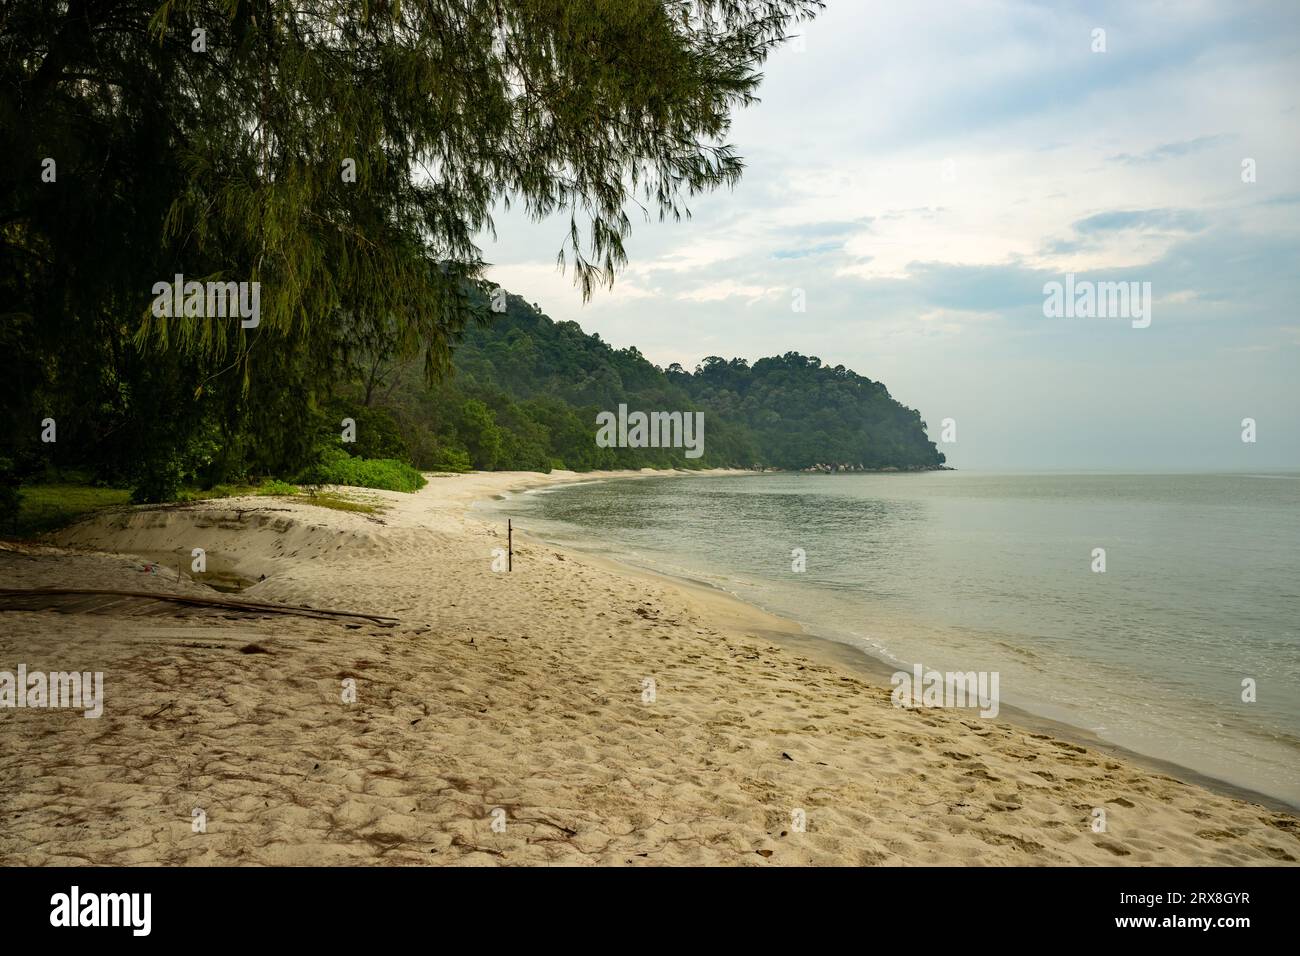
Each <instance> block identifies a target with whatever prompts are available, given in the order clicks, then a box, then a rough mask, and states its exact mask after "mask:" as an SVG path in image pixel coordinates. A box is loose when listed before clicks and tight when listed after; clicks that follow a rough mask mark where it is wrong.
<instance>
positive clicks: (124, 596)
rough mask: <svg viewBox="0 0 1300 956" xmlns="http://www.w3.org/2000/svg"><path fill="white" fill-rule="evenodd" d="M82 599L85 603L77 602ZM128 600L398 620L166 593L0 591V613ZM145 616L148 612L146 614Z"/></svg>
mask: <svg viewBox="0 0 1300 956" xmlns="http://www.w3.org/2000/svg"><path fill="white" fill-rule="evenodd" d="M60 598H73V599H74V600H73V601H71V602H69V601H64V600H59V599H60ZM81 598H84V599H85V600H76V599H81ZM113 599H116V600H113ZM131 599H137V600H144V601H149V602H168V603H172V604H185V605H189V606H191V607H198V608H202V609H211V610H221V611H229V612H234V613H244V614H259V613H260V614H288V615H293V616H295V617H310V618H318V619H336V618H359V619H361V620H365V621H369V622H370V623H372V624H375V625H377V626H379V627H393V626H394V625H396V624H397V623H398V619H397V618H395V617H388V616H387V615H383V614H365V613H362V612H359V611H334V610H329V609H326V608H317V607H294V606H292V605H289V604H268V603H266V602H264V601H232V600H229V599H225V598H210V597H199V596H195V595H190V594H170V593H168V592H165V591H120V590H107V589H100V588H59V587H42V588H0V611H20V610H22V611H40V610H52V611H58V610H63V611H94V610H101V609H103V608H105V607H108V606H112V605H114V604H117V603H119V602H120V601H129V600H131ZM145 613H148V612H147V611H145Z"/></svg>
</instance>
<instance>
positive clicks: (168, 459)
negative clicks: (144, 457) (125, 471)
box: [131, 453, 185, 505]
mask: <svg viewBox="0 0 1300 956" xmlns="http://www.w3.org/2000/svg"><path fill="white" fill-rule="evenodd" d="M184 476H185V467H184V464H183V463H182V461H181V456H180V455H177V454H175V453H172V454H159V455H156V456H154V458H153V460H152V461H149V462H147V463H146V464H145V466H144V468H143V469H142V470H141V471H140V472H139V477H138V478H137V479H136V482H135V485H134V486H133V487H132V488H131V501H132V503H134V504H138V505H139V504H156V503H159V502H164V501H176V500H178V499H179V498H180V494H181V487H182V485H183V484H184Z"/></svg>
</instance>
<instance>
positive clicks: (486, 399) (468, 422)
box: [385, 295, 944, 471]
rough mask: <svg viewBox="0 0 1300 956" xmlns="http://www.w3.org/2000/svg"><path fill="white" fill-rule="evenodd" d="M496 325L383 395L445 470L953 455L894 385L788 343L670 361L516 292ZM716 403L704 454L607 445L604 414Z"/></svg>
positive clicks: (901, 463) (906, 459) (418, 450)
mask: <svg viewBox="0 0 1300 956" xmlns="http://www.w3.org/2000/svg"><path fill="white" fill-rule="evenodd" d="M505 302H506V309H505V312H504V313H503V314H501V315H499V316H498V317H497V319H496V321H495V322H494V323H492V324H491V325H488V326H484V325H475V326H473V327H471V328H468V329H466V330H465V331H464V332H463V333H462V335H461V336H460V337H459V340H458V343H457V346H456V350H455V353H454V368H455V372H456V374H455V376H454V378H452V379H450V380H447V381H443V382H440V383H438V384H437V385H436V386H434V387H432V388H430V387H427V386H426V385H425V384H424V382H423V381H422V380H421V379H420V377H419V375H418V374H416V371H415V370H414V369H412V368H406V369H404V370H403V369H398V370H396V371H395V372H394V374H393V381H392V386H391V388H390V389H389V391H388V395H387V397H386V399H385V401H386V403H387V407H388V409H389V411H390V412H391V415H392V419H393V420H394V421H395V422H396V426H397V428H398V430H399V431H400V432H401V434H402V436H403V438H404V441H405V444H406V446H407V447H408V448H410V449H411V451H412V456H413V460H414V461H415V462H416V464H417V465H419V466H420V467H421V468H425V469H436V470H443V469H444V468H445V467H446V461H447V458H448V457H449V456H451V455H460V454H462V453H463V455H464V456H465V457H466V458H467V459H468V460H469V461H470V462H471V463H472V464H473V466H474V467H475V468H482V469H502V470H506V469H509V470H537V471H550V470H551V469H552V468H570V469H573V470H575V471H587V470H591V469H596V468H642V467H647V466H648V467H654V468H704V467H713V466H731V467H742V468H750V467H754V466H756V465H761V466H770V467H776V468H787V469H794V468H808V467H811V466H813V465H817V464H828V465H849V466H853V467H862V468H886V467H892V468H899V469H908V468H936V467H939V466H941V465H942V464H943V461H944V456H943V455H942V454H941V453H940V452H939V451H938V450H937V449H936V448H935V446H934V444H933V443H932V442H931V441H930V440H929V439H928V438H927V437H926V434H925V423H924V422H922V421H921V418H920V415H919V414H918V413H917V412H916V411H915V410H914V409H910V408H907V407H905V406H903V405H901V404H899V403H898V402H897V401H895V400H894V399H893V398H892V397H891V396H890V394H889V392H888V390H887V389H886V388H885V386H884V385H882V384H880V383H879V382H873V381H871V380H870V379H867V378H864V377H862V376H860V375H857V374H856V373H854V372H852V371H850V370H848V369H845V368H844V367H843V366H835V367H831V366H825V365H823V364H822V363H821V360H820V359H818V358H815V357H809V356H803V355H800V354H798V353H797V352H789V353H787V354H785V355H783V356H777V357H773V358H765V359H760V360H759V361H758V362H755V363H754V365H753V367H752V368H751V367H750V366H749V364H748V363H747V362H745V361H744V360H742V359H733V360H731V361H725V360H723V359H721V358H718V357H716V356H710V357H708V358H706V359H704V360H703V362H701V363H700V366H699V367H698V368H696V369H695V370H694V372H688V371H686V370H684V369H682V368H681V367H680V366H675V365H674V366H670V367H669V368H668V369H667V370H662V369H659V368H657V367H656V366H654V365H653V364H651V363H650V362H649V361H648V360H646V358H645V357H644V356H642V355H641V353H640V352H639V351H637V350H636V349H635V348H628V349H621V350H616V349H613V348H611V347H610V346H609V345H608V344H606V343H605V342H602V341H601V339H600V337H599V336H597V335H587V334H586V333H584V332H583V331H582V329H581V328H580V327H579V326H578V325H577V324H576V323H574V322H553V321H552V320H551V319H549V318H548V317H547V316H545V315H543V314H542V313H541V312H539V311H538V310H537V308H536V307H535V306H533V305H530V304H528V303H526V302H525V301H524V300H522V299H521V298H519V297H518V296H513V295H510V296H506V299H505ZM620 403H621V404H626V405H627V406H628V408H629V409H630V410H638V409H639V410H642V411H683V412H685V411H694V410H699V411H703V412H704V422H705V439H704V455H703V456H702V457H700V458H694V459H692V458H686V457H685V451H684V449H674V448H657V449H656V448H644V449H631V448H598V447H597V446H596V443H595V434H596V424H595V421H596V414H597V412H599V411H606V410H607V411H614V410H616V409H617V408H618V406H619V404H620Z"/></svg>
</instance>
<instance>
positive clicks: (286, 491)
mask: <svg viewBox="0 0 1300 956" xmlns="http://www.w3.org/2000/svg"><path fill="white" fill-rule="evenodd" d="M257 493H258V494H259V495H284V496H285V497H289V496H292V495H296V494H297V493H298V486H297V485H291V484H289V482H287V481H280V480H279V479H278V478H268V479H267V480H266V481H264V482H262V486H261V487H260V488H258V489H257Z"/></svg>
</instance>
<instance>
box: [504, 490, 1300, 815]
mask: <svg viewBox="0 0 1300 956" xmlns="http://www.w3.org/2000/svg"><path fill="white" fill-rule="evenodd" d="M494 507H496V508H498V509H500V510H503V511H507V512H509V513H510V514H511V515H514V516H515V517H516V522H517V524H518V525H520V526H521V527H522V528H525V529H527V530H529V531H531V532H533V533H536V534H539V535H540V536H542V537H545V538H548V539H550V540H554V541H557V542H559V543H563V544H567V545H570V546H573V547H576V548H579V549H586V550H589V551H598V552H601V553H604V554H606V555H607V556H611V557H616V558H619V559H622V560H624V561H628V562H631V563H636V564H640V565H642V566H645V567H649V568H653V569H656V570H659V571H663V572H667V573H671V574H677V575H684V576H689V577H691V578H695V579H698V580H702V581H705V582H708V583H711V584H713V585H716V586H718V587H720V588H724V589H726V590H728V591H731V592H733V593H735V594H737V595H738V596H740V597H742V598H744V599H746V600H749V601H751V602H753V603H755V604H759V605H761V606H763V607H765V608H768V609H770V610H772V611H776V612H778V613H781V614H783V615H785V616H788V617H791V618H794V619H796V620H798V621H800V622H801V623H803V624H804V625H805V627H806V628H807V629H808V630H809V631H810V632H811V633H813V634H817V635H820V636H823V637H828V638H831V639H834V640H839V641H842V642H845V643H848V644H852V645H855V646H857V647H859V648H861V649H862V650H864V651H865V652H867V653H869V654H871V655H873V656H875V657H877V658H882V659H884V660H886V661H888V662H890V663H896V664H898V665H907V666H910V665H911V664H914V663H918V662H919V663H921V664H923V665H924V666H925V667H927V668H931V667H933V668H935V669H938V670H944V671H947V670H960V671H970V670H975V671H980V670H984V671H997V672H999V673H1000V675H1001V678H1000V680H1001V687H1000V689H1001V696H1002V701H1003V703H1006V704H1012V705H1016V706H1019V707H1022V708H1025V709H1027V710H1029V711H1032V712H1035V713H1038V714H1041V715H1043V716H1047V717H1051V718H1054V719H1057V720H1061V721H1064V722H1066V723H1069V724H1072V725H1074V726H1077V727H1082V728H1086V729H1088V730H1091V731H1093V732H1095V733H1097V734H1098V735H1100V736H1101V737H1102V738H1104V739H1106V740H1109V741H1112V742H1114V743H1117V744H1120V745H1122V746H1125V747H1128V748H1130V749H1132V750H1136V751H1138V752H1141V753H1145V754H1149V755H1151V756H1154V757H1159V758H1163V759H1166V760H1171V761H1174V762H1175V763H1178V764H1181V765H1183V766H1186V767H1190V768H1192V769H1194V770H1198V771H1200V772H1203V773H1207V774H1210V775H1212V776H1215V777H1219V778H1221V779H1224V780H1228V781H1230V782H1232V783H1235V784H1238V785H1241V786H1245V787H1249V788H1252V789H1255V790H1258V791H1261V792H1263V793H1267V794H1270V795H1272V796H1275V797H1279V798H1282V799H1284V800H1287V801H1288V802H1290V803H1292V804H1296V805H1300V476H1296V475H1258V476H1251V475H1222V476H1221V475H1173V476H1170V475H1140V476H1125V475H1014V476H1011V475H1007V476H1001V475H981V474H966V473H961V472H936V473H928V474H917V475H911V474H899V475H753V476H744V477H736V478H730V477H728V478H714V477H698V478H647V479H643V480H637V481H604V482H601V481H597V482H591V483H583V484H578V485H570V486H561V487H558V488H555V489H548V490H545V491H540V492H528V493H525V494H522V495H517V496H512V497H511V498H509V499H507V500H506V501H503V502H499V503H497V504H496V505H495V506H494ZM796 548H802V549H803V551H804V552H805V554H806V562H807V570H806V571H805V572H803V573H796V572H794V571H792V562H793V560H794V558H793V557H792V554H791V552H792V551H793V550H794V549H796ZM1094 548H1104V549H1105V550H1106V571H1105V573H1101V574H1099V573H1095V572H1094V571H1093V570H1092V564H1093V556H1092V552H1093V549H1094ZM1245 678H1251V679H1253V680H1254V681H1255V683H1256V685H1257V694H1258V700H1257V702H1255V703H1245V702H1243V701H1242V699H1241V697H1242V681H1243V679H1245Z"/></svg>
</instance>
